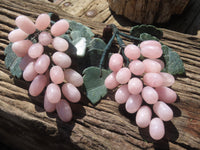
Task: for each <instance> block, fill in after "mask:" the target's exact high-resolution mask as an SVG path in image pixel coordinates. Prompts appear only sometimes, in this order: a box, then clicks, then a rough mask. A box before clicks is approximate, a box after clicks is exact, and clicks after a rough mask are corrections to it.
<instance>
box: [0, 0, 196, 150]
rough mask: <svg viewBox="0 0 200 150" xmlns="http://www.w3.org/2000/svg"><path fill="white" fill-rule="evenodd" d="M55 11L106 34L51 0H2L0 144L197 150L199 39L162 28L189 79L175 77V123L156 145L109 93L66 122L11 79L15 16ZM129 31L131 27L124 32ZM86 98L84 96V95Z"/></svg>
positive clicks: (81, 106)
mask: <svg viewBox="0 0 200 150" xmlns="http://www.w3.org/2000/svg"><path fill="white" fill-rule="evenodd" d="M44 12H55V13H57V14H58V15H59V16H60V17H61V18H67V19H73V20H75V21H79V22H81V23H83V24H85V25H87V26H88V27H90V28H92V29H93V32H94V33H95V34H97V35H99V36H100V35H101V34H102V30H103V27H105V24H102V23H95V22H89V21H88V20H84V19H81V18H73V17H71V15H67V14H66V12H63V11H61V10H60V9H59V8H58V7H56V6H55V5H52V4H51V3H49V2H48V1H47V0H46V1H44V0H26V1H23V0H18V1H16V0H1V3H0V30H1V32H0V141H1V142H3V143H5V144H7V145H9V146H11V147H14V148H15V149H21V150H27V149H29V150H41V149H42V150H49V149H69V150H72V149H92V150H99V149H110V150H111V149H112V150H114V149H125V150H132V149H134V150H135V149H148V150H150V149H156V148H159V149H198V148H199V147H200V131H199V129H200V119H199V115H200V109H199V108H200V101H199V100H200V76H199V74H200V69H199V67H200V58H199V57H200V53H199V51H200V46H199V43H200V39H199V38H197V37H195V36H191V35H185V34H180V33H177V32H173V31H169V30H165V29H162V30H163V31H164V39H163V40H162V42H163V43H164V44H166V45H168V46H170V47H171V48H173V49H174V50H176V51H177V52H178V53H179V54H180V56H181V58H182V60H183V62H184V65H185V68H186V76H185V77H177V78H176V82H175V84H174V85H173V86H172V88H173V89H174V90H175V91H176V92H177V94H178V96H179V100H178V102H177V103H175V104H173V105H171V107H172V109H173V111H174V119H173V120H172V121H170V122H166V123H165V126H166V136H165V138H164V139H163V140H161V141H158V142H155V141H152V140H151V139H150V138H149V135H148V129H139V128H138V127H137V126H136V124H135V121H134V120H135V116H134V115H129V114H127V113H125V111H124V106H119V105H118V104H116V102H114V100H113V98H112V95H113V93H109V95H108V97H107V98H106V99H103V100H102V101H101V102H100V103H99V104H98V105H96V106H92V105H91V104H90V103H88V101H87V100H86V99H85V98H82V100H81V102H80V103H78V104H74V105H72V109H73V114H74V117H73V120H72V121H71V122H69V123H64V122H62V121H60V120H59V118H58V117H57V115H56V113H53V114H48V113H45V112H44V109H43V102H42V101H43V96H38V97H30V96H29V94H28V91H27V89H28V83H26V82H24V80H22V79H15V78H12V77H11V74H10V72H9V71H8V70H7V69H6V68H5V65H4V58H5V57H4V48H5V47H6V46H7V44H8V43H9V41H8V39H7V35H8V33H9V32H10V31H11V30H13V29H14V28H15V27H16V26H15V24H14V20H15V18H16V17H17V16H18V15H20V14H23V15H27V16H29V17H30V18H32V19H35V18H36V17H37V15H38V14H39V13H44ZM123 30H124V31H125V32H128V29H127V28H123ZM83 97H84V96H83Z"/></svg>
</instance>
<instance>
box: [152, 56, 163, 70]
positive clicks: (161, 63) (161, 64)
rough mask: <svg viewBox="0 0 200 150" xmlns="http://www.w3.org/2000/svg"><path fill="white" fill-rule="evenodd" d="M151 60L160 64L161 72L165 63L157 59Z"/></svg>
mask: <svg viewBox="0 0 200 150" xmlns="http://www.w3.org/2000/svg"><path fill="white" fill-rule="evenodd" d="M152 60H154V61H156V62H158V63H159V64H160V66H161V70H162V69H163V68H164V67H165V63H164V62H163V61H162V60H160V59H157V58H154V59H152Z"/></svg>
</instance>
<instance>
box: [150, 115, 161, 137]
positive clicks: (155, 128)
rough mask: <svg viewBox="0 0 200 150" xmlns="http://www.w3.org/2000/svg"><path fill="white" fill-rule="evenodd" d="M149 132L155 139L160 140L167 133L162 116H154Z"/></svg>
mask: <svg viewBox="0 0 200 150" xmlns="http://www.w3.org/2000/svg"><path fill="white" fill-rule="evenodd" d="M149 134H150V136H151V137H152V138H153V139H154V140H160V139H162V138H163V137H164V135H165V127H164V123H163V121H162V120H161V119H160V118H153V119H152V120H151V122H150V125H149Z"/></svg>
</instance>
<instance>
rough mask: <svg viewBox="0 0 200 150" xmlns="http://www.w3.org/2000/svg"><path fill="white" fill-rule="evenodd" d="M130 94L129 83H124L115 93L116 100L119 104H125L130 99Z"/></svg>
mask: <svg viewBox="0 0 200 150" xmlns="http://www.w3.org/2000/svg"><path fill="white" fill-rule="evenodd" d="M129 95H130V93H129V91H128V85H122V86H121V87H120V88H118V89H117V91H116V93H115V101H116V102H117V103H118V104H124V103H126V101H127V100H128V98H129Z"/></svg>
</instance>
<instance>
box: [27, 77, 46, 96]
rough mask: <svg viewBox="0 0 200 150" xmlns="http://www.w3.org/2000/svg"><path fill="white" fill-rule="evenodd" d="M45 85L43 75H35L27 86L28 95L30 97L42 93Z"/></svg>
mask: <svg viewBox="0 0 200 150" xmlns="http://www.w3.org/2000/svg"><path fill="white" fill-rule="evenodd" d="M46 84H47V78H46V76H45V75H37V76H36V77H35V78H34V79H33V81H32V82H31V84H30V86H29V93H30V95H32V96H38V95H40V93H42V91H43V89H44V88H45V86H46Z"/></svg>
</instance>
